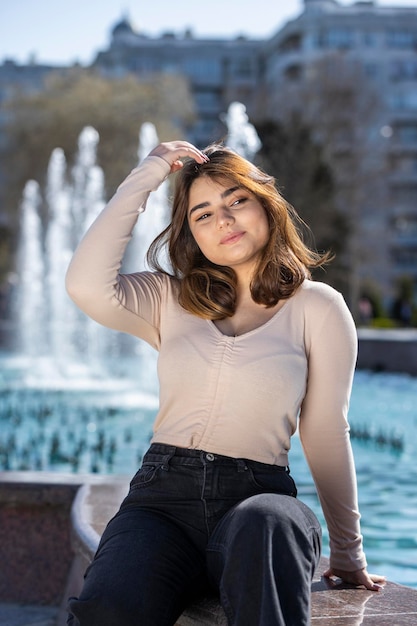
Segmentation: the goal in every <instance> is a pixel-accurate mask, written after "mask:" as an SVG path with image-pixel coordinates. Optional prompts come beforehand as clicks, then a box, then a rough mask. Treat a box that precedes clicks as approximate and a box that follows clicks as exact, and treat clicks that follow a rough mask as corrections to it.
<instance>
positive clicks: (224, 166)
mask: <svg viewBox="0 0 417 626" xmlns="http://www.w3.org/2000/svg"><path fill="white" fill-rule="evenodd" d="M203 152H204V153H205V154H206V155H207V156H208V157H209V159H210V160H209V161H208V162H207V163H202V164H200V163H196V162H195V161H194V160H192V159H190V160H189V161H186V162H185V163H184V166H183V167H182V169H181V170H179V172H178V173H177V175H176V180H175V193H174V199H173V206H172V217H171V223H170V224H169V225H168V226H167V228H166V229H165V230H164V231H163V232H162V233H161V234H160V235H158V237H156V239H155V240H154V241H153V242H152V244H151V246H150V248H149V250H148V253H147V261H148V264H149V266H150V267H151V268H153V269H155V270H157V271H160V272H164V273H167V271H166V269H164V268H163V267H162V264H161V263H160V260H159V259H160V258H161V254H162V251H163V250H164V251H165V250H167V252H168V259H169V262H170V264H171V267H172V273H171V275H173V276H174V277H175V278H177V279H178V281H179V302H180V304H181V306H182V307H183V308H184V309H186V310H187V311H189V312H190V313H193V314H194V315H198V316H199V317H202V318H205V319H211V320H219V319H224V318H226V317H231V316H232V315H233V314H234V312H235V308H236V275H235V272H234V270H233V269H232V268H230V267H227V266H220V265H215V264H214V263H212V262H211V261H209V260H208V259H207V258H206V257H205V256H204V255H203V254H202V252H201V251H200V249H199V247H198V246H197V244H196V242H195V240H194V237H193V235H192V234H191V231H190V228H189V225H188V218H187V213H188V208H189V192H190V187H191V185H192V183H193V182H194V181H195V180H196V179H197V178H199V177H200V176H207V177H208V178H210V179H212V180H214V181H216V182H220V183H226V184H227V185H230V183H231V184H232V185H233V186H235V185H237V186H239V187H240V188H244V189H246V190H247V191H249V192H250V193H252V194H253V195H254V196H255V197H256V198H257V199H258V201H259V202H260V203H261V204H262V206H263V208H264V210H265V212H266V215H267V218H268V223H269V229H270V237H269V241H268V243H267V245H266V246H265V248H264V250H263V253H262V255H261V257H260V259H259V261H258V264H257V266H256V269H255V272H254V275H253V278H252V281H251V294H252V298H253V300H254V301H255V302H257V303H259V304H264V305H265V306H267V307H272V306H274V305H275V304H277V302H278V301H279V300H281V299H286V298H289V297H290V296H291V295H292V294H293V293H294V292H295V291H296V289H297V288H298V287H299V286H300V285H301V283H302V282H303V281H304V280H305V279H306V278H311V274H310V270H311V269H313V268H315V267H319V266H322V265H324V264H325V263H326V262H328V261H329V260H330V258H331V255H330V254H329V253H328V252H327V253H324V254H319V253H318V252H315V251H313V250H312V249H310V248H309V247H308V246H307V245H306V244H305V243H304V242H303V239H302V236H301V231H300V227H301V226H302V225H303V226H304V227H305V224H304V222H303V221H302V220H301V218H300V217H299V216H298V214H297V213H296V211H295V210H294V208H293V207H292V206H291V205H290V204H289V203H288V202H287V201H286V200H285V199H284V198H283V196H282V195H281V194H280V192H279V191H278V189H277V188H276V185H275V179H274V178H273V177H272V176H269V175H268V174H266V173H265V172H263V171H262V170H261V169H259V168H258V167H255V166H254V165H253V164H252V163H251V162H249V161H247V160H246V159H245V158H243V157H241V156H240V155H239V154H237V153H236V152H234V151H233V150H231V149H230V148H228V147H226V146H223V145H219V144H212V145H210V146H209V147H208V148H205V149H204V150H203Z"/></svg>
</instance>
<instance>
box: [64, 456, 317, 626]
mask: <svg viewBox="0 0 417 626" xmlns="http://www.w3.org/2000/svg"><path fill="white" fill-rule="evenodd" d="M296 493H297V490H296V487H295V484H294V481H293V479H292V478H291V476H290V474H289V471H288V469H287V468H285V467H278V466H274V465H266V464H264V463H257V462H254V461H249V460H244V459H232V458H230V457H225V456H220V455H216V454H211V453H206V452H203V451H199V450H188V449H184V448H175V447H174V446H167V445H163V444H152V445H151V447H150V449H149V451H148V452H147V453H146V455H145V457H144V460H143V464H142V467H141V469H140V470H139V471H138V472H137V474H136V475H135V476H134V478H133V480H132V482H131V485H130V490H129V493H128V495H127V497H126V498H125V500H124V501H123V503H122V505H121V507H120V510H119V512H118V513H117V514H116V515H115V517H114V518H113V519H112V520H111V521H110V522H109V524H108V526H107V528H106V530H105V531H104V533H103V536H102V538H101V541H100V545H99V548H98V550H97V554H96V556H95V558H94V560H93V562H92V564H91V565H90V566H89V568H88V569H87V572H86V577H85V582H84V587H83V589H82V592H81V594H80V597H79V598H70V600H69V612H70V614H69V617H68V624H70V625H71V626H173V625H174V624H175V622H176V620H177V618H178V617H179V616H180V615H181V613H182V612H183V610H184V609H185V607H186V606H187V605H188V604H189V603H190V602H191V601H192V600H193V599H194V598H195V597H196V596H197V595H198V594H199V593H201V592H203V591H204V590H207V586H208V585H210V586H212V587H213V588H214V589H215V590H217V591H218V593H219V595H220V601H221V604H222V606H223V608H224V611H225V613H226V616H227V619H228V623H229V625H230V626H284V625H285V626H307V625H308V624H310V587H311V580H312V578H313V574H314V570H315V568H316V566H317V564H318V561H319V557H320V549H321V529H320V524H319V522H318V520H317V518H316V517H315V515H314V514H313V512H312V511H311V510H310V509H309V508H308V507H307V506H306V505H305V504H303V503H302V502H300V501H299V500H298V499H297V498H296V497H295V496H296Z"/></svg>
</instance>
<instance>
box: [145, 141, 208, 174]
mask: <svg viewBox="0 0 417 626" xmlns="http://www.w3.org/2000/svg"><path fill="white" fill-rule="evenodd" d="M149 156H158V157H161V159H164V161H166V162H167V163H168V165H170V167H171V173H173V172H176V171H178V170H180V169H181V168H182V166H183V162H182V160H181V159H186V158H191V159H194V160H195V161H197V163H206V162H207V161H208V160H209V158H208V157H207V156H206V155H205V154H204V153H203V152H201V150H199V149H198V148H196V147H195V146H193V144H191V143H188V141H167V142H164V143H160V144H159V146H157V147H156V148H154V149H153V150H152V152H150V153H149Z"/></svg>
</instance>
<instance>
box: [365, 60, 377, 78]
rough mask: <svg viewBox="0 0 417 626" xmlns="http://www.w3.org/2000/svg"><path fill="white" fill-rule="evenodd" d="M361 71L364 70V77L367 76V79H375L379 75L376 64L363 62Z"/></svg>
mask: <svg viewBox="0 0 417 626" xmlns="http://www.w3.org/2000/svg"><path fill="white" fill-rule="evenodd" d="M363 69H364V72H365V74H366V76H369V78H376V77H377V76H378V74H379V65H378V64H377V63H372V62H370V63H366V62H365V63H364V64H363Z"/></svg>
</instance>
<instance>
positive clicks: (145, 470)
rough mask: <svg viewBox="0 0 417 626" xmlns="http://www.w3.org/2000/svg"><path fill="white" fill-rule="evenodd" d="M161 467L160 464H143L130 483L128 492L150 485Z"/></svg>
mask: <svg viewBox="0 0 417 626" xmlns="http://www.w3.org/2000/svg"><path fill="white" fill-rule="evenodd" d="M160 467H162V463H160V464H156V463H143V464H142V467H141V468H140V469H139V470H138V471H137V472H136V474H135V475H134V476H133V478H132V480H131V481H130V490H131V491H133V490H135V489H140V487H146V486H148V485H150V484H151V483H152V482H153V481H154V480H155V478H156V475H157V472H158V469H159V468H160Z"/></svg>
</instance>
